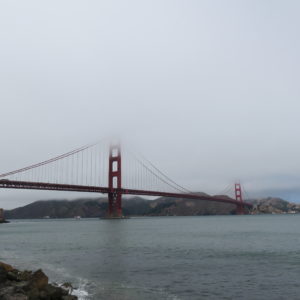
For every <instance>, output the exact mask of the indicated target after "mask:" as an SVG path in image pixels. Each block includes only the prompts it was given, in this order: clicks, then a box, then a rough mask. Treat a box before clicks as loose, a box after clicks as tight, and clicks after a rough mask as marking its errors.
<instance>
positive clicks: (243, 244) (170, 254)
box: [0, 215, 300, 300]
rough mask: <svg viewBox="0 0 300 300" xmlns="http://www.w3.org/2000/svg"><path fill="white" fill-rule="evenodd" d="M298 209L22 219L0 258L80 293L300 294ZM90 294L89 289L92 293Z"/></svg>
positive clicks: (0, 232)
mask: <svg viewBox="0 0 300 300" xmlns="http://www.w3.org/2000/svg"><path fill="white" fill-rule="evenodd" d="M299 225H300V215H272V216H213V217H151V218H132V219H129V220H98V219H90V220H88V219H87V220H84V219H81V220H40V221H34V220H30V221H28V220H26V221H25V220H24V221H13V222H12V223H10V224H7V225H6V224H3V225H1V226H0V260H3V261H5V262H8V263H11V264H14V265H16V266H17V267H19V268H28V269H37V268H42V269H43V270H44V271H45V272H46V273H47V274H48V275H49V276H50V280H52V281H55V282H63V281H70V282H72V283H73V284H74V285H75V286H76V287H78V288H79V290H78V291H77V292H78V293H80V294H81V299H118V300H119V299H120V300H121V299H122V300H126V299H128V300H129V299H130V300H135V299H139V300H140V299H299V298H300V293H299V292H300V287H299V284H300V226H299ZM85 292H88V296H87V295H86V293H85Z"/></svg>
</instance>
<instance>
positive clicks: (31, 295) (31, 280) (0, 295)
mask: <svg viewBox="0 0 300 300" xmlns="http://www.w3.org/2000/svg"><path fill="white" fill-rule="evenodd" d="M71 291H72V286H71V285H70V284H68V283H66V284H64V285H62V287H60V286H57V285H55V284H50V283H49V280H48V277H47V276H46V275H45V274H44V272H43V271H42V270H37V271H35V272H32V271H19V270H17V269H15V268H13V267H12V266H11V265H8V264H5V263H3V262H0V299H1V300H76V299H78V298H77V297H76V296H73V295H71V294H70V293H71Z"/></svg>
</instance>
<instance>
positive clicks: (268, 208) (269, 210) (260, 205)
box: [248, 197, 300, 214]
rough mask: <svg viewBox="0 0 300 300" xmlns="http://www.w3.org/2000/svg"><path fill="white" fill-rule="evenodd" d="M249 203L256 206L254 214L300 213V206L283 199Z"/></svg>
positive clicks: (271, 198)
mask: <svg viewBox="0 0 300 300" xmlns="http://www.w3.org/2000/svg"><path fill="white" fill-rule="evenodd" d="M248 202H251V203H253V205H254V207H253V209H252V214H283V213H290V214H293V213H294V214H295V213H300V204H295V203H290V202H288V201H286V200H283V199H281V198H276V197H267V198H262V199H252V200H248Z"/></svg>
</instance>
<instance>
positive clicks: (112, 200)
mask: <svg viewBox="0 0 300 300" xmlns="http://www.w3.org/2000/svg"><path fill="white" fill-rule="evenodd" d="M108 187H109V190H110V192H109V193H108V217H109V218H122V216H123V215H122V193H121V192H120V190H121V187H122V166H121V147H120V145H119V144H117V145H111V146H110V149H109V170H108Z"/></svg>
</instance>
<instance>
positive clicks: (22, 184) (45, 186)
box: [0, 179, 253, 208]
mask: <svg viewBox="0 0 300 300" xmlns="http://www.w3.org/2000/svg"><path fill="white" fill-rule="evenodd" d="M0 188H4V189H29V190H50V191H72V192H89V193H101V194H108V193H109V192H110V189H109V188H108V187H99V186H83V185H70V184H57V183H45V182H28V181H15V180H6V179H1V180H0ZM114 191H115V192H121V193H122V194H124V195H140V196H157V197H172V198H186V199H195V200H208V201H214V202H223V203H230V204H235V205H240V204H241V203H240V202H238V201H236V200H234V199H231V198H229V197H226V196H205V195H197V194H183V193H182V194H181V193H178V194H177V193H166V192H159V191H147V190H133V189H123V188H121V189H114ZM243 205H244V206H246V207H249V208H251V207H252V206H253V205H252V204H251V203H248V202H243Z"/></svg>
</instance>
